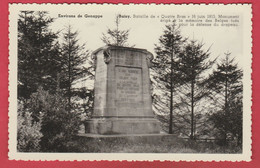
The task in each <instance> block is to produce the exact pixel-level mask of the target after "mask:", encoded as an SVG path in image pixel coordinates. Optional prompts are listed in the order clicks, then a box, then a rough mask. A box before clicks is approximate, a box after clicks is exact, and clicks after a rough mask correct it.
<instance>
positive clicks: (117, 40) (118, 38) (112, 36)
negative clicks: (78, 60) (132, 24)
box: [101, 14, 130, 47]
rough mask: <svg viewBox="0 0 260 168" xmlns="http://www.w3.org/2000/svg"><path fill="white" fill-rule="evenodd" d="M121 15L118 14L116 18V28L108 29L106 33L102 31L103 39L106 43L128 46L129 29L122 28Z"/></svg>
mask: <svg viewBox="0 0 260 168" xmlns="http://www.w3.org/2000/svg"><path fill="white" fill-rule="evenodd" d="M119 16H120V15H119V14H118V15H116V18H115V24H116V27H115V29H110V28H108V29H107V32H106V34H105V33H102V38H101V40H102V41H103V42H104V43H105V44H106V45H114V46H123V47H127V46H129V45H128V44H127V40H128V36H129V31H130V30H129V29H128V30H120V27H119V26H120V22H121V20H120V17H119Z"/></svg>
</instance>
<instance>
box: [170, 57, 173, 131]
mask: <svg viewBox="0 0 260 168" xmlns="http://www.w3.org/2000/svg"><path fill="white" fill-rule="evenodd" d="M170 92H171V96H170V99H171V100H170V121H169V122H170V123H169V134H172V111H173V100H172V99H173V52H171V89H170Z"/></svg>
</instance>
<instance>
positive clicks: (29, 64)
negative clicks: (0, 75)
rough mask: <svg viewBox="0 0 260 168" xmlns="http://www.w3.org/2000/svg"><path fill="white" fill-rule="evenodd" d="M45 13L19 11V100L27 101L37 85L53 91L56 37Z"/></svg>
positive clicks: (56, 67)
mask: <svg viewBox="0 0 260 168" xmlns="http://www.w3.org/2000/svg"><path fill="white" fill-rule="evenodd" d="M47 14H48V13H47V12H44V11H39V12H34V11H21V12H20V14H19V19H18V98H19V99H21V98H24V99H28V98H30V95H31V94H32V93H34V92H36V90H37V88H38V87H39V86H42V87H44V88H45V89H47V88H48V90H49V91H50V92H55V90H56V83H57V71H59V69H60V64H59V60H60V58H59V57H60V54H59V45H58V43H57V38H58V36H57V35H58V34H57V33H54V32H52V31H51V30H50V29H49V26H50V24H51V23H52V22H53V18H50V17H48V16H47Z"/></svg>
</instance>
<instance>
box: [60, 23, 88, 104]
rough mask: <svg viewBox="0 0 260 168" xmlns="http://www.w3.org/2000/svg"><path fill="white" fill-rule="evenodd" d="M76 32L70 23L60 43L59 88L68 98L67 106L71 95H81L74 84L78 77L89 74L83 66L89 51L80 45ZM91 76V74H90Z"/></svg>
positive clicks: (79, 88) (78, 88) (79, 87)
mask: <svg viewBox="0 0 260 168" xmlns="http://www.w3.org/2000/svg"><path fill="white" fill-rule="evenodd" d="M77 36H78V32H77V31H73V30H72V27H71V25H69V26H68V27H67V28H66V32H65V33H64V34H63V42H62V44H61V53H62V58H63V60H62V62H63V63H62V70H61V73H60V86H59V87H60V88H61V89H62V90H63V91H64V92H65V96H67V98H68V102H69V106H71V104H72V97H74V96H79V97H80V95H81V96H82V93H81V91H83V90H82V87H81V86H76V85H77V83H78V82H79V80H80V79H83V78H84V76H86V74H89V72H90V71H89V69H90V68H87V67H86V66H85V64H86V63H87V62H86V61H87V57H90V55H89V52H88V51H87V50H86V49H85V45H84V44H83V45H80V44H79V40H78V38H77ZM90 75H91V76H93V74H90Z"/></svg>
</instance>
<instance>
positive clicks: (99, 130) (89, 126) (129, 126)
mask: <svg viewBox="0 0 260 168" xmlns="http://www.w3.org/2000/svg"><path fill="white" fill-rule="evenodd" d="M85 132H86V133H90V134H101V135H117V134H158V133H160V123H159V122H158V121H157V120H156V119H153V118H151V119H150V118H149V119H139V118H136V119H129V118H123V119H121V118H115V119H108V118H105V119H90V120H88V121H86V123H85Z"/></svg>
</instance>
